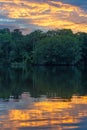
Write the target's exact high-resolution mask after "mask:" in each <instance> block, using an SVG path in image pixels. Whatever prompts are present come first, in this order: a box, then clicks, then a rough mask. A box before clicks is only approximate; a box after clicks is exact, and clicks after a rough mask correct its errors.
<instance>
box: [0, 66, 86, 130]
mask: <svg viewBox="0 0 87 130" xmlns="http://www.w3.org/2000/svg"><path fill="white" fill-rule="evenodd" d="M0 130H87V71H86V70H78V69H77V68H69V67H48V68H45V67H37V68H32V69H28V70H14V69H9V68H8V69H0Z"/></svg>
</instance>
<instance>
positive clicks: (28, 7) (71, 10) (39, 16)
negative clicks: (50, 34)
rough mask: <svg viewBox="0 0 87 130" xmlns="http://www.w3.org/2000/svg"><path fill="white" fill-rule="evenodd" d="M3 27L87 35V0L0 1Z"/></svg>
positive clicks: (28, 31) (0, 15)
mask: <svg viewBox="0 0 87 130" xmlns="http://www.w3.org/2000/svg"><path fill="white" fill-rule="evenodd" d="M0 28H1V29H2V28H9V29H11V30H13V29H17V28H18V29H20V30H22V31H23V33H30V32H32V31H34V30H37V29H41V30H43V31H47V30H50V29H51V30H53V29H63V28H65V29H72V30H73V31H74V32H79V31H80V32H87V0H0Z"/></svg>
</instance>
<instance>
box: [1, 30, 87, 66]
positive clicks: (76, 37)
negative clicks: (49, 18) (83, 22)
mask: <svg viewBox="0 0 87 130" xmlns="http://www.w3.org/2000/svg"><path fill="white" fill-rule="evenodd" d="M3 65H4V66H5V65H6V66H13V67H15V66H20V67H22V66H28V65H83V66H86V65H87V33H84V32H78V33H73V32H72V30H70V29H62V30H48V31H47V32H43V31H41V30H35V31H34V32H31V33H29V34H26V35H23V34H22V32H21V31H20V30H19V29H14V30H13V31H10V30H9V29H8V28H5V29H0V66H3Z"/></svg>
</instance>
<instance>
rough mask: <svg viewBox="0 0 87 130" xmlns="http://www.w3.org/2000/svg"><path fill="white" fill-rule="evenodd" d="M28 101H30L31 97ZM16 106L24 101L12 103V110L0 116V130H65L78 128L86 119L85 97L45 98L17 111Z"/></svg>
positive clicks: (86, 103) (86, 102)
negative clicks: (39, 129)
mask: <svg viewBox="0 0 87 130" xmlns="http://www.w3.org/2000/svg"><path fill="white" fill-rule="evenodd" d="M27 96H28V95H27ZM28 99H29V100H31V97H28V98H27V100H28ZM25 100H26V98H25ZM22 101H23V102H22ZM17 105H19V106H22V105H24V99H21V101H19V102H18V103H14V107H13V108H11V109H9V110H7V112H6V113H4V114H3V115H0V128H1V130H4V129H6V128H8V129H9V130H10V129H11V130H19V128H25V127H27V128H30V129H32V128H33V127H35V128H39V127H40V128H46V129H48V128H50V129H51V130H65V129H71V128H78V127H79V126H78V125H76V124H78V123H80V122H81V119H82V118H84V117H87V96H73V97H72V98H71V100H67V99H59V98H55V99H52V98H51V99H50V98H49V99H47V98H45V99H44V100H42V101H40V100H39V101H33V102H32V103H29V104H28V105H27V106H26V109H23V108H21V107H20V108H19V109H18V108H16V106H17ZM25 105H26V104H25Z"/></svg>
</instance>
